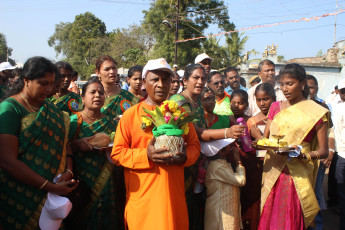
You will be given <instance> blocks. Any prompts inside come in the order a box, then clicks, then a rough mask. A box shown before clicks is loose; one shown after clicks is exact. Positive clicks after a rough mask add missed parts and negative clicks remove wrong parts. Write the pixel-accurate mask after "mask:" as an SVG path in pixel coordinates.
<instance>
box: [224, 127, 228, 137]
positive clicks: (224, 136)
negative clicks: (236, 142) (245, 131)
mask: <svg viewBox="0 0 345 230" xmlns="http://www.w3.org/2000/svg"><path fill="white" fill-rule="evenodd" d="M226 130H228V128H225V130H224V139H227V138H228V137H227V136H226Z"/></svg>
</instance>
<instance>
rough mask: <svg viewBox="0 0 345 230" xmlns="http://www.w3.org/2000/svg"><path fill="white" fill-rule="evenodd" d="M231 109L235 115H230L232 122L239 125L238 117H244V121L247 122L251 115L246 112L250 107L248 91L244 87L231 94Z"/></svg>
mask: <svg viewBox="0 0 345 230" xmlns="http://www.w3.org/2000/svg"><path fill="white" fill-rule="evenodd" d="M230 103H231V111H232V112H233V115H231V116H230V124H231V125H237V122H236V120H237V118H239V117H243V119H244V121H246V122H247V120H248V119H249V117H248V116H247V115H245V114H244V112H245V111H246V110H247V108H248V105H249V103H248V93H247V92H246V91H244V90H242V89H238V90H234V91H233V92H232V94H231V100H230Z"/></svg>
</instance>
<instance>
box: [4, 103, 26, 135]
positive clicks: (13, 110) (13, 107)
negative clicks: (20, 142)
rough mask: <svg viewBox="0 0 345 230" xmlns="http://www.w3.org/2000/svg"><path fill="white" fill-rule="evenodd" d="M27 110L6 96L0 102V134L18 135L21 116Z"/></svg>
mask: <svg viewBox="0 0 345 230" xmlns="http://www.w3.org/2000/svg"><path fill="white" fill-rule="evenodd" d="M27 114H29V112H28V111H27V110H26V109H25V108H24V107H23V106H22V105H21V104H20V103H19V102H18V101H16V100H15V99H13V98H7V99H6V100H4V101H3V102H2V103H0V134H11V135H15V136H17V137H19V133H20V126H21V120H22V118H23V117H24V116H25V115H27Z"/></svg>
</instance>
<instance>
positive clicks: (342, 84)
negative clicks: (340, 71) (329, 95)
mask: <svg viewBox="0 0 345 230" xmlns="http://www.w3.org/2000/svg"><path fill="white" fill-rule="evenodd" d="M342 88H345V78H344V79H341V80H340V81H339V84H338V89H342Z"/></svg>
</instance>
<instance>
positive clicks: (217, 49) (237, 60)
mask: <svg viewBox="0 0 345 230" xmlns="http://www.w3.org/2000/svg"><path fill="white" fill-rule="evenodd" d="M242 36H243V33H242V34H240V35H239V34H238V33H237V32H236V33H231V34H230V35H229V36H227V37H226V43H225V45H223V46H221V45H220V44H219V42H220V39H221V38H218V40H217V38H216V37H210V38H209V39H207V40H206V41H205V42H204V43H203V45H202V50H203V52H205V53H207V54H208V55H209V56H210V57H212V58H213V62H212V69H220V68H225V67H228V66H236V65H238V64H241V63H242V62H243V55H241V52H242V51H243V50H244V48H245V43H246V42H247V40H248V37H247V36H244V37H243V38H242Z"/></svg>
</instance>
